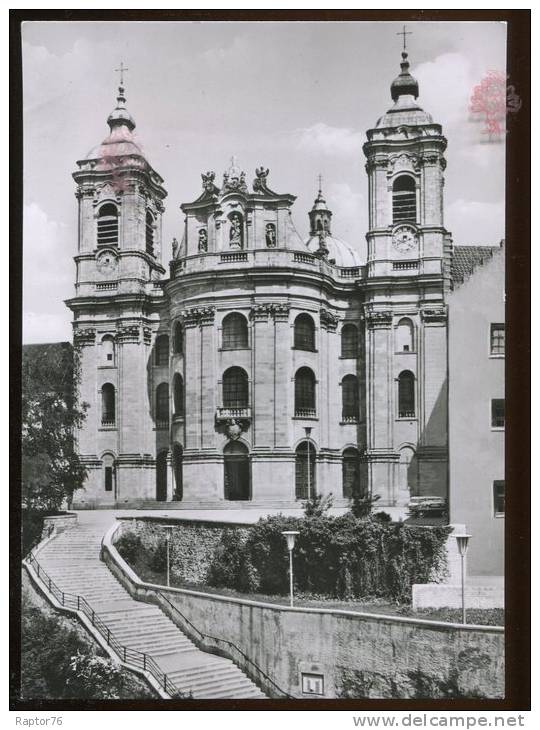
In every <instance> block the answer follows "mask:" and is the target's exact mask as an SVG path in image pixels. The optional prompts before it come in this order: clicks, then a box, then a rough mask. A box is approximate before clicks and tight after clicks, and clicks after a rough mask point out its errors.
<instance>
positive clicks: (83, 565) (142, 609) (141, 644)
mask: <svg viewBox="0 0 540 730" xmlns="http://www.w3.org/2000/svg"><path fill="white" fill-rule="evenodd" d="M102 536H103V529H102V528H100V526H99V525H77V526H76V527H73V528H72V529H71V530H67V531H66V532H63V533H61V534H60V535H58V536H57V537H56V538H54V539H53V540H51V542H49V543H48V544H47V545H45V547H44V548H42V550H41V551H40V552H39V553H38V555H37V556H36V557H37V560H38V562H39V564H40V565H41V567H42V568H43V569H44V570H45V571H46V572H47V573H48V575H49V576H50V577H51V579H52V580H53V581H54V582H55V583H56V585H57V586H58V587H59V588H60V590H62V591H64V592H66V593H73V594H76V595H80V596H83V597H84V598H85V599H86V600H87V601H88V603H89V604H90V606H91V607H92V609H93V610H94V611H95V612H96V614H98V615H99V617H100V618H101V620H102V621H103V622H104V623H105V624H106V626H107V628H109V629H110V631H111V633H112V634H113V635H114V636H115V637H116V639H117V640H118V641H119V642H120V643H121V644H123V645H125V646H127V647H129V648H130V649H136V650H138V651H141V652H144V653H146V654H148V655H149V656H151V657H152V658H153V659H154V661H155V662H156V663H157V664H158V666H159V668H160V671H162V672H164V673H166V674H167V678H168V679H170V680H171V681H172V682H173V683H174V685H175V686H176V687H177V688H178V689H179V690H180V691H181V692H183V693H185V694H191V696H192V697H194V698H196V699H203V698H204V699H206V698H213V699H218V698H219V699H261V698H262V699H264V698H265V697H266V695H264V694H263V693H262V691H261V690H260V689H259V688H258V687H257V686H256V685H255V684H254V683H253V682H252V681H251V680H250V679H249V678H248V677H247V676H246V675H245V674H244V673H243V672H242V671H241V670H240V669H239V668H238V667H237V666H236V665H235V664H234V663H233V662H232V661H230V660H229V659H224V658H222V657H217V656H215V655H213V654H209V653H206V652H203V651H201V650H200V649H198V648H197V647H196V646H195V644H194V643H193V642H192V641H191V640H190V639H189V638H188V637H187V636H186V635H185V634H184V633H183V632H182V631H181V630H180V629H179V628H178V627H177V626H176V624H174V623H173V622H172V621H171V620H170V619H169V618H168V617H167V616H166V615H165V614H164V613H163V612H162V611H161V610H160V609H159V608H158V607H157V606H152V605H149V604H147V603H142V602H140V601H135V600H134V599H133V598H131V596H130V595H129V593H128V592H127V591H126V590H125V588H124V587H123V586H122V585H121V584H120V583H119V582H118V581H117V580H116V578H115V577H114V576H113V574H112V573H111V572H110V571H109V569H108V568H107V566H106V565H105V563H103V562H102V561H101V560H100V557H99V555H100V548H101V538H102Z"/></svg>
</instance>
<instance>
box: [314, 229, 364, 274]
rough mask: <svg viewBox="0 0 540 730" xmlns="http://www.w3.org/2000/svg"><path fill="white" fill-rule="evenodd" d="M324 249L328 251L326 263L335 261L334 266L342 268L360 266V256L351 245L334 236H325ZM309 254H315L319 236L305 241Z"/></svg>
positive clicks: (361, 262)
mask: <svg viewBox="0 0 540 730" xmlns="http://www.w3.org/2000/svg"><path fill="white" fill-rule="evenodd" d="M324 242H325V245H326V248H327V249H328V261H329V262H330V261H332V260H334V261H335V265H336V266H341V267H343V268H353V267H356V266H362V265H363V263H364V262H363V261H362V260H361V258H360V254H359V253H358V251H356V250H355V249H354V248H353V247H352V246H351V245H349V244H348V243H346V241H343V240H342V239H341V238H337V237H336V236H330V235H327V236H326V237H325V239H324ZM306 246H307V249H308V251H309V253H313V254H316V253H317V251H318V250H319V247H320V239H319V236H310V237H309V238H308V239H307V241H306Z"/></svg>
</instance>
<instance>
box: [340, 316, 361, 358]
mask: <svg viewBox="0 0 540 730" xmlns="http://www.w3.org/2000/svg"><path fill="white" fill-rule="evenodd" d="M341 357H349V358H351V357H358V329H357V327H356V326H355V325H354V324H346V325H343V328H342V330H341Z"/></svg>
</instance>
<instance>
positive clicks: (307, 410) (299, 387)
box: [294, 367, 316, 418]
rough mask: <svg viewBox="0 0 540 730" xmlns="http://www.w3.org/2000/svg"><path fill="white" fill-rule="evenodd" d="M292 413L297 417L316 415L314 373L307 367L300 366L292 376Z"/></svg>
mask: <svg viewBox="0 0 540 730" xmlns="http://www.w3.org/2000/svg"><path fill="white" fill-rule="evenodd" d="M294 414H295V416H296V417H297V418H313V417H314V416H315V415H316V405H315V375H314V373H313V371H312V370H310V369H309V368H305V367H304V368H300V369H299V370H297V372H296V375H295V377H294Z"/></svg>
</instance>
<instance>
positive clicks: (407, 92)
mask: <svg viewBox="0 0 540 730" xmlns="http://www.w3.org/2000/svg"><path fill="white" fill-rule="evenodd" d="M408 56H409V54H408V53H407V51H403V52H402V54H401V57H402V61H401V72H400V74H399V76H396V78H395V79H394V80H393V81H392V85H391V86H390V93H391V95H392V101H393V102H394V105H393V106H392V107H391V108H390V109H389V110H388V111H387V112H386V114H383V116H382V117H381V118H380V119H379V120H378V121H377V124H376V125H375V126H376V127H378V128H381V127H399V126H401V125H408V126H418V125H421V124H433V118H432V116H431V114H428V113H427V112H425V111H424V110H423V109H422V107H421V106H420V105H419V104H418V103H417V101H416V100H417V99H418V94H419V90H418V81H417V80H416V79H415V78H414V76H411V74H410V73H409V65H410V64H409V61H408Z"/></svg>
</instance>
